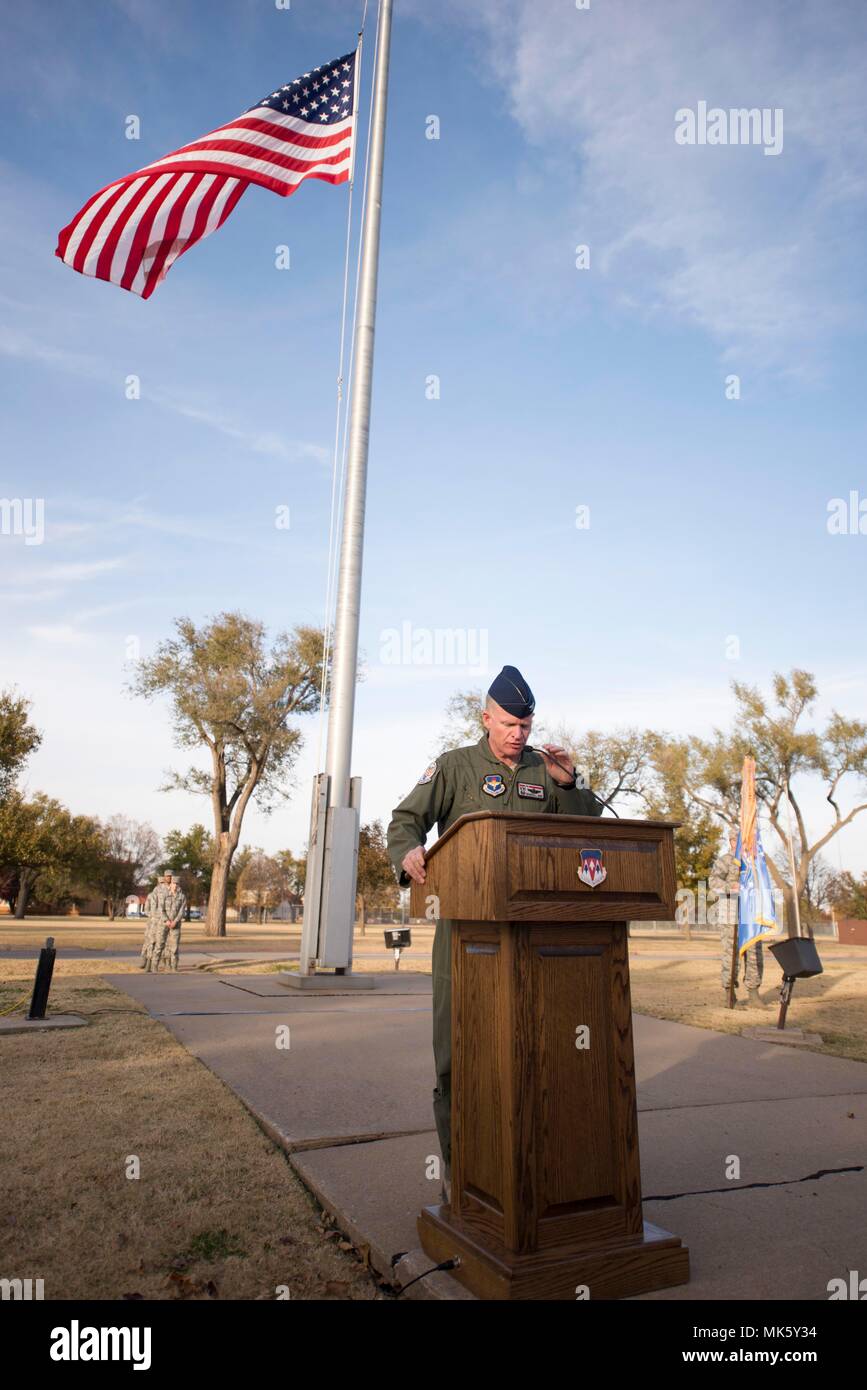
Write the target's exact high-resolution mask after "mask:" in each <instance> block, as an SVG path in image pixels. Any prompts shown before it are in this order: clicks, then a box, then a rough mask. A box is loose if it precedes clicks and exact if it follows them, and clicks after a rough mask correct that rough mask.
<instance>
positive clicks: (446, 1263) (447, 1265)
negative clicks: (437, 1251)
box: [395, 1260, 458, 1298]
mask: <svg viewBox="0 0 867 1390" xmlns="http://www.w3.org/2000/svg"><path fill="white" fill-rule="evenodd" d="M457 1266H458V1261H457V1260H443V1262H442V1264H441V1265H434V1266H433V1268H432V1269H426V1270H425V1272H424V1274H417V1275H416V1276H415V1278H414V1279H410V1281H409V1283H408V1284H404V1285H403V1287H402V1288H400V1289H398V1291H397V1293H396V1294H395V1297H396V1298H400V1296H401V1294H402V1293H406V1291H407V1289H411V1288H412V1286H413V1284H417V1283H418V1281H419V1279H426V1278H427V1277H428V1275H429V1274H438V1273H439V1271H440V1270H447V1269H456V1268H457Z"/></svg>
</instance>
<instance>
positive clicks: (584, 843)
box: [410, 811, 689, 1299]
mask: <svg viewBox="0 0 867 1390" xmlns="http://www.w3.org/2000/svg"><path fill="white" fill-rule="evenodd" d="M426 871H427V873H426V881H425V883H424V884H413V885H412V893H411V899H410V902H411V912H412V915H413V916H419V917H423V916H424V915H425V907H426V900H429V898H430V895H431V894H436V895H437V897H438V898H439V900H440V901H439V915H440V916H442V917H445V918H450V919H451V920H452V923H453V929H452V1165H451V1168H452V1193H451V1206H450V1207H447V1206H433V1207H425V1208H424V1210H423V1211H422V1212H421V1215H420V1216H419V1219H418V1230H419V1235H420V1237H421V1243H422V1247H423V1249H424V1250H425V1251H426V1253H427V1254H428V1255H429V1256H430V1257H431V1259H432V1260H434V1261H435V1262H436V1263H437V1264H439V1263H440V1262H441V1261H443V1260H447V1259H451V1258H452V1257H458V1258H459V1260H460V1264H459V1266H458V1268H457V1269H456V1270H455V1271H454V1276H455V1278H457V1279H459V1280H460V1281H461V1282H462V1283H463V1284H465V1285H466V1286H467V1288H469V1289H471V1290H472V1291H473V1292H474V1293H475V1294H477V1295H478V1297H479V1298H486V1299H575V1298H579V1297H585V1298H586V1297H588V1296H589V1297H590V1298H591V1299H600V1298H623V1297H628V1296H629V1295H631V1294H638V1293H647V1292H649V1291H650V1290H652V1289H661V1288H666V1287H668V1286H669V1285H672V1284H683V1283H686V1282H687V1281H688V1279H689V1253H688V1251H687V1250H686V1248H685V1247H684V1246H683V1245H682V1244H681V1242H680V1239H679V1238H678V1237H677V1236H674V1235H671V1234H670V1233H669V1232H667V1231H663V1230H661V1229H660V1228H659V1227H658V1226H653V1225H651V1224H650V1222H647V1221H644V1220H643V1216H642V1209H641V1172H640V1166H639V1156H638V1116H637V1109H636V1103H635V1067H634V1061H633V1052H632V1014H631V1001H630V994H629V955H628V948H627V939H626V924H627V922H628V921H629V920H635V919H641V918H648V919H655V918H659V919H670V918H673V916H674V907H675V873H674V845H673V836H672V826H671V825H670V824H668V823H666V822H661V821H640V820H609V819H607V818H606V819H604V820H600V819H598V818H596V817H594V816H559V815H530V814H523V815H510V814H507V813H503V812H500V813H498V812H495V811H493V812H492V811H479V812H475V813H473V814H470V815H465V816H461V818H460V820H458V821H456V822H455V823H454V825H452V826H450V827H449V829H448V830H447V831H446V832H445V834H444V835H442V836H441V838H440V839H439V840H438V841H437V843H436V844H435V845H434V846H433V848H432V849H431V851H430V853H429V855H428V857H427V862H426ZM579 872H580V873H581V874H582V876H583V879H584V881H582V878H579ZM591 883H592V884H593V886H591Z"/></svg>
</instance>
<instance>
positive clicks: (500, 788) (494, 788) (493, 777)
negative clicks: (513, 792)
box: [482, 772, 506, 796]
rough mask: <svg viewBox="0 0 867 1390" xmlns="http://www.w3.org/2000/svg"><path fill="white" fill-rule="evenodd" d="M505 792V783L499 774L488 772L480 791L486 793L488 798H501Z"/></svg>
mask: <svg viewBox="0 0 867 1390" xmlns="http://www.w3.org/2000/svg"><path fill="white" fill-rule="evenodd" d="M505 790H506V783H505V782H504V781H503V778H502V776H501V775H500V773H499V772H489V773H488V775H487V777H486V778H485V780H484V781H483V782H482V791H483V792H487V793H488V796H502V795H503V792H504V791H505Z"/></svg>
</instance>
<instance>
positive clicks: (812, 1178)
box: [642, 1163, 864, 1202]
mask: <svg viewBox="0 0 867 1390" xmlns="http://www.w3.org/2000/svg"><path fill="white" fill-rule="evenodd" d="M863 1172H864V1165H863V1163H859V1164H857V1165H855V1166H854V1167H852V1168H820V1169H819V1170H818V1171H817V1172H815V1173H808V1174H807V1176H806V1177H805V1178H781V1179H780V1181H779V1182H744V1183H739V1184H738V1185H737V1186H736V1187H731V1186H729V1187H699V1188H696V1189H695V1190H694V1191H693V1192H666V1193H655V1194H654V1195H653V1196H652V1197H643V1198H642V1201H643V1202H676V1201H677V1199H678V1198H679V1197H709V1196H712V1195H713V1194H714V1193H716V1192H749V1191H750V1190H751V1189H752V1188H756V1187H791V1186H792V1185H793V1184H795V1183H800V1182H816V1181H817V1179H819V1178H827V1177H833V1176H834V1175H836V1174H837V1173H863Z"/></svg>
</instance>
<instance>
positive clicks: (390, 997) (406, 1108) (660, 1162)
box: [105, 971, 867, 1300]
mask: <svg viewBox="0 0 867 1390" xmlns="http://www.w3.org/2000/svg"><path fill="white" fill-rule="evenodd" d="M105 978H106V979H107V980H109V981H110V983H111V984H113V985H114V986H115V987H116V988H118V989H120V990H123V991H125V992H126V993H127V994H129V995H130V996H132V997H133V998H135V999H137V1000H140V1001H141V1002H142V1003H143V1004H144V1005H145V1006H146V1008H147V1009H148V1010H149V1012H150V1013H151V1014H152V1015H153V1017H155V1018H158V1019H159V1020H160V1021H161V1022H162V1023H163V1024H164V1025H165V1026H166V1027H167V1028H169V1029H170V1030H171V1032H172V1033H174V1035H175V1036H176V1037H177V1038H178V1040H179V1041H180V1042H182V1043H183V1044H184V1045H185V1046H186V1047H187V1048H189V1050H190V1051H191V1052H192V1053H193V1054H194V1055H195V1056H196V1057H198V1058H200V1060H201V1061H202V1062H204V1063H205V1065H206V1066H208V1067H209V1068H210V1069H211V1070H212V1071H213V1072H215V1073H216V1074H217V1076H219V1077H220V1078H221V1079H222V1080H223V1081H224V1082H225V1083H226V1085H227V1086H229V1087H230V1088H231V1089H232V1090H233V1091H235V1092H236V1093H237V1095H238V1096H239V1097H240V1098H241V1100H242V1101H243V1102H244V1103H245V1104H246V1105H247V1106H248V1107H249V1109H250V1110H251V1111H252V1112H253V1113H254V1114H255V1115H256V1116H257V1118H258V1119H259V1121H260V1123H261V1124H262V1125H263V1127H264V1128H265V1129H266V1130H267V1131H268V1132H269V1133H270V1134H271V1135H272V1136H273V1137H274V1138H275V1139H276V1140H278V1141H279V1142H280V1143H281V1144H282V1145H283V1146H284V1148H286V1150H287V1151H288V1152H289V1155H290V1161H291V1162H292V1164H293V1166H294V1167H295V1169H296V1171H297V1172H298V1173H299V1175H300V1177H301V1178H302V1180H303V1181H304V1182H305V1183H306V1184H307V1186H308V1187H309V1188H310V1189H311V1190H312V1191H313V1192H314V1194H315V1195H316V1197H317V1198H318V1199H319V1201H320V1202H321V1203H322V1205H323V1206H324V1207H325V1208H326V1209H327V1210H328V1211H329V1212H331V1213H332V1214H333V1215H334V1217H335V1219H336V1221H337V1224H338V1225H339V1226H340V1227H341V1228H342V1229H343V1230H344V1231H345V1232H346V1233H347V1235H348V1236H349V1237H350V1238H351V1239H352V1240H353V1242H354V1243H355V1244H356V1245H358V1246H364V1245H366V1246H368V1247H369V1248H370V1258H371V1262H372V1263H373V1265H374V1266H375V1267H376V1268H377V1270H379V1272H380V1273H382V1274H383V1275H384V1276H385V1277H386V1278H387V1279H389V1280H390V1281H392V1282H403V1283H405V1282H407V1281H408V1280H409V1279H410V1278H412V1277H414V1276H415V1275H416V1274H419V1273H421V1272H422V1271H424V1270H426V1269H429V1268H430V1264H431V1262H430V1260H429V1259H428V1257H427V1256H426V1255H424V1254H423V1252H421V1250H420V1249H419V1241H418V1235H417V1231H416V1225H415V1222H416V1217H417V1215H418V1212H419V1210H420V1209H421V1207H422V1206H426V1205H432V1204H435V1203H436V1202H438V1200H439V1181H438V1180H430V1179H428V1178H427V1177H426V1169H427V1167H428V1160H429V1158H430V1157H431V1156H436V1155H438V1152H439V1150H438V1146H437V1140H436V1133H435V1131H434V1128H433V1119H432V1114H431V1088H432V1086H433V1059H432V1054H431V1043H430V1035H431V982H430V977H429V976H426V975H419V974H410V973H407V974H405V975H400V974H395V973H394V972H389V973H388V974H384V975H382V976H379V977H377V979H378V981H379V982H380V983H381V988H378V989H377V990H376V991H371V992H370V993H367V994H364V995H357V994H345V993H339V992H335V993H334V994H329V995H325V996H317V997H315V998H314V997H311V996H310V995H297V994H295V993H294V992H290V991H289V990H287V989H286V987H285V986H283V985H281V984H280V983H279V982H278V981H277V980H276V979H275V976H274V975H273V974H272V975H246V976H243V977H239V976H237V975H235V976H223V977H221V976H218V975H203V974H201V973H200V972H198V971H181V972H180V973H178V974H176V975H170V974H157V975H151V974H141V975H129V974H124V975H110V974H109V975H106V976H105ZM287 1026H288V1034H287V1033H286V1031H285V1030H286V1028H287ZM281 1030H282V1031H281ZM634 1033H635V1054H636V1075H637V1085H638V1106H639V1135H640V1147H641V1171H642V1191H643V1193H644V1215H645V1219H646V1220H649V1221H651V1222H654V1223H655V1224H656V1225H659V1226H662V1227H664V1228H665V1229H667V1230H670V1231H673V1232H674V1233H675V1234H677V1235H678V1236H680V1237H681V1238H682V1240H683V1241H684V1243H685V1244H686V1245H687V1246H688V1247H689V1250H690V1259H691V1269H692V1273H691V1280H690V1283H689V1284H686V1285H683V1286H681V1287H678V1288H674V1289H666V1290H663V1291H660V1292H658V1293H654V1294H644V1295H642V1296H641V1297H642V1299H796V1298H797V1299H811V1300H813V1299H815V1300H824V1299H827V1297H828V1291H827V1284H828V1281H829V1280H830V1279H834V1278H843V1279H846V1278H847V1277H848V1273H849V1271H850V1270H859V1271H860V1275H861V1277H864V1276H865V1275H867V1172H865V1165H867V1065H865V1064H864V1063H861V1062H850V1061H845V1060H842V1059H839V1058H832V1057H823V1056H821V1055H818V1054H816V1053H805V1052H801V1051H798V1050H796V1049H794V1048H788V1047H785V1046H779V1045H770V1044H763V1043H761V1042H757V1041H754V1040H752V1039H747V1038H739V1037H734V1036H731V1035H729V1034H723V1033H716V1032H711V1031H710V1030H707V1029H702V1028H692V1027H686V1026H685V1025H683V1024H678V1023H667V1022H663V1021H661V1020H658V1019H654V1018H648V1017H645V1016H643V1015H635V1018H634ZM287 1041H288V1047H287V1046H286V1043H287ZM731 1155H735V1156H737V1158H738V1159H739V1161H740V1176H739V1177H738V1178H737V1179H736V1180H729V1179H727V1177H726V1166H727V1163H729V1157H730V1156H731ZM401 1257H404V1258H401ZM409 1296H412V1297H424V1298H458V1299H468V1298H472V1295H470V1294H469V1293H468V1292H467V1291H466V1290H465V1289H464V1288H463V1287H462V1286H461V1285H459V1284H458V1283H457V1281H456V1280H454V1279H452V1278H451V1276H450V1275H448V1274H442V1273H440V1274H436V1275H434V1276H432V1277H429V1278H426V1279H424V1280H422V1281H420V1282H419V1283H417V1284H415V1285H414V1287H413V1289H412V1290H410V1293H409Z"/></svg>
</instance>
